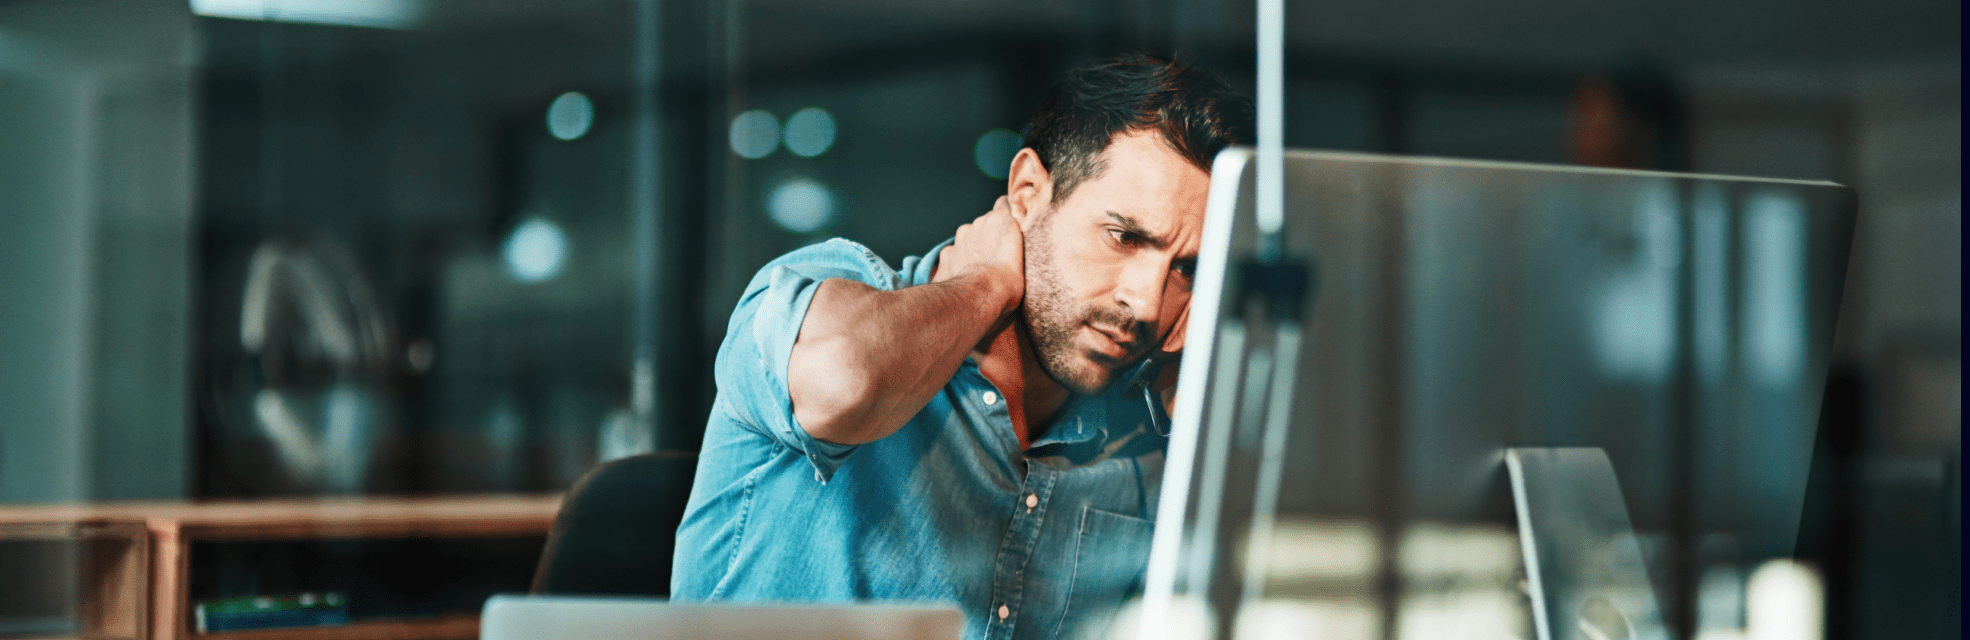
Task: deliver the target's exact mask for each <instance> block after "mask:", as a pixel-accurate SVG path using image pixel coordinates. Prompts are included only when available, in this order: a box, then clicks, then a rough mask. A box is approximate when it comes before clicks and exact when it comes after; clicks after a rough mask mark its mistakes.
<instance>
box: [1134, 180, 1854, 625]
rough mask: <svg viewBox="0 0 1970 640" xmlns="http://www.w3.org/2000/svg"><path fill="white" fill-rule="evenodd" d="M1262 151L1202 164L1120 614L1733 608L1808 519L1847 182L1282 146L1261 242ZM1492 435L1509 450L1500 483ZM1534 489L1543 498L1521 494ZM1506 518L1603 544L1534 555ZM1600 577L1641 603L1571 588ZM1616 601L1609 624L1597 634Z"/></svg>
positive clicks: (1455, 619) (1651, 620)
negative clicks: (1160, 462) (1182, 344)
mask: <svg viewBox="0 0 1970 640" xmlns="http://www.w3.org/2000/svg"><path fill="white" fill-rule="evenodd" d="M1254 163H1255V156H1254V152H1253V151H1252V150H1251V149H1243V148H1234V149H1230V150H1227V151H1226V152H1224V153H1223V154H1221V155H1220V156H1219V157H1218V158H1217V160H1216V164H1215V165H1214V167H1213V170H1212V186H1211V195H1210V198H1211V200H1210V204H1209V214H1208V215H1209V218H1208V221H1207V223H1206V227H1207V231H1206V234H1205V239H1204V248H1203V253H1202V255H1201V257H1200V264H1199V268H1198V275H1197V281H1196V285H1195V293H1194V297H1193V306H1192V314H1193V315H1192V317H1191V322H1190V325H1189V331H1190V336H1189V338H1188V344H1189V348H1188V349H1187V351H1186V353H1185V354H1184V356H1183V360H1182V365H1181V366H1182V378H1181V381H1180V382H1179V386H1178V393H1177V400H1176V415H1175V422H1174V431H1173V433H1172V440H1171V446H1170V457H1169V465H1168V468H1167V469H1166V472H1165V476H1164V484H1163V492H1164V493H1163V496H1162V499H1161V506H1160V511H1159V516H1158V520H1157V525H1156V526H1157V528H1156V533H1155V542H1154V549H1153V551H1152V554H1151V560H1150V569H1149V577H1148V580H1147V585H1146V591H1145V598H1144V601H1143V604H1144V606H1143V607H1142V609H1141V611H1140V613H1141V616H1140V617H1139V618H1138V620H1139V621H1140V622H1142V623H1143V624H1147V625H1149V626H1150V627H1151V628H1153V629H1154V630H1155V632H1156V633H1159V634H1167V633H1177V632H1179V631H1181V630H1184V629H1192V630H1194V631H1198V632H1209V633H1210V634H1213V635H1215V636H1216V637H1220V638H1228V637H1238V636H1249V635H1252V634H1253V633H1258V634H1264V635H1273V634H1279V633H1285V634H1289V635H1306V634H1318V635H1323V636H1338V637H1387V638H1394V637H1507V636H1515V637H1523V638H1534V637H1544V638H1548V639H1549V640H1560V639H1562V638H1574V637H1581V638H1585V637H1596V636H1595V634H1600V635H1601V636H1605V637H1620V636H1621V635H1623V634H1624V633H1625V634H1626V635H1627V636H1629V637H1637V638H1643V637H1656V636H1659V635H1661V634H1664V633H1672V634H1673V635H1675V636H1677V637H1688V635H1685V634H1686V633H1687V634H1693V633H1695V632H1697V631H1701V630H1703V629H1710V628H1716V629H1728V628H1731V625H1733V624H1735V625H1737V627H1738V628H1741V627H1742V625H1743V620H1744V615H1745V604H1744V603H1745V598H1744V595H1743V594H1744V589H1745V585H1746V582H1747V580H1746V575H1747V574H1748V573H1749V572H1750V571H1751V570H1752V569H1754V568H1756V567H1758V566H1760V565H1761V564H1763V563H1764V562H1765V561H1767V560H1771V559H1784V558H1790V557H1792V556H1793V555H1794V552H1795V549H1794V547H1795V544H1796V541H1797V537H1798V535H1799V533H1800V522H1801V513H1802V506H1803V504H1804V503H1805V501H1806V500H1807V497H1806V493H1807V492H1806V487H1807V476H1808V469H1809V467H1810V460H1811V457H1812V451H1813V444H1814V435H1815V430H1816V418H1817V415H1818V405H1819V400H1820V397H1821V390H1822V385H1823V383H1824V379H1825V375H1826V370H1827V361H1828V354H1829V351H1830V350H1831V346H1832V338H1833V331H1834V320H1835V316H1836V313H1837V309H1838V307H1839V297H1840V293H1841V288H1842V284H1843V282H1844V280H1845V273H1846V264H1847V252H1848V248H1849V244H1850V238H1851V235H1852V227H1853V219H1854V215H1855V214H1854V203H1855V198H1854V195H1853V193H1852V191H1851V190H1849V189H1847V188H1845V187H1841V186H1839V185H1836V184H1832V183H1827V182H1806V181H1794V180H1771V179H1757V178H1741V177H1729V176H1714V175H1692V174H1678V173H1662V172H1647V171H1627V170H1609V169H1595V168H1581V167H1562V166H1546V165H1533V164H1519V163H1502V162H1480V161H1466V160H1451V159H1435V158H1410V157H1389V156H1377V155H1364V154H1352V153H1329V152H1316V151H1298V150H1289V151H1287V153H1286V154H1285V176H1286V180H1285V203H1286V205H1285V212H1284V217H1283V223H1282V225H1281V226H1280V230H1279V232H1278V235H1276V236H1267V234H1265V233H1262V232H1261V230H1260V228H1259V225H1258V223H1257V220H1256V219H1255V212H1254V206H1255V205H1254V201H1255V198H1254V189H1255V186H1254V177H1253V174H1254V173H1255V171H1254V170H1253V169H1254ZM1269 242H1270V243H1273V244H1272V245H1270V246H1273V247H1276V249H1277V250H1276V251H1273V250H1269V249H1267V247H1268V246H1269V245H1268V243H1269ZM1513 450H1518V451H1521V452H1524V453H1525V454H1526V455H1527V456H1529V457H1527V458H1526V459H1530V460H1533V462H1532V463H1531V466H1530V467H1528V468H1530V469H1532V471H1530V472H1528V473H1530V474H1531V476H1532V477H1530V478H1529V479H1523V481H1522V482H1521V483H1520V485H1519V486H1517V487H1515V486H1514V483H1513V479H1512V478H1513V476H1512V474H1511V473H1509V472H1508V466H1509V465H1507V463H1506V459H1507V457H1508V456H1507V453H1508V451H1513ZM1555 452H1559V453H1557V454H1555ZM1566 452H1573V453H1566ZM1546 454H1555V455H1559V456H1560V457H1552V456H1547V457H1539V456H1542V455H1546ZM1575 454H1579V455H1575ZM1596 456H1598V458H1596ZM1596 459H1598V460H1602V461H1604V462H1594V460H1596ZM1542 461H1543V462H1542ZM1583 469H1585V470H1586V471H1582V470H1583ZM1594 469H1603V470H1601V471H1595V470H1594ZM1569 474H1574V475H1569ZM1533 486H1537V487H1545V489H1537V490H1532V492H1531V494H1530V495H1532V496H1533V497H1532V502H1533V503H1535V504H1534V506H1532V507H1531V508H1530V509H1531V511H1533V512H1534V513H1532V514H1531V515H1532V516H1534V519H1535V520H1537V522H1534V521H1528V520H1524V519H1523V518H1524V517H1525V516H1526V515H1528V514H1527V513H1525V511H1527V509H1525V508H1521V507H1520V506H1519V505H1517V504H1515V498H1517V499H1518V501H1519V502H1523V501H1524V500H1525V499H1526V498H1527V496H1528V495H1529V494H1528V493H1527V487H1533ZM1515 488H1516V489H1519V491H1517V492H1516V493H1517V495H1515ZM1541 491H1544V493H1540V492H1541ZM1539 495H1545V496H1548V497H1546V498H1539V497H1537V496H1539ZM1596 496H1598V497H1596ZM1610 496H1611V498H1610ZM1609 499H1612V500H1619V501H1620V504H1614V505H1608V504H1607V500H1609ZM1541 500H1544V501H1545V504H1544V506H1540V505H1539V504H1538V503H1540V501H1541ZM1595 514H1600V515H1595ZM1608 514H1620V515H1621V516H1622V519H1621V521H1619V522H1617V521H1615V520H1614V519H1611V518H1612V516H1610V515H1608ZM1597 518H1598V519H1597ZM1539 519H1543V520H1539ZM1522 522H1527V523H1529V524H1528V525H1527V527H1522V526H1521V523H1522ZM1539 522H1545V523H1546V524H1539ZM1528 527H1529V528H1528ZM1553 527H1558V528H1553ZM1530 529H1543V530H1546V531H1548V533H1552V532H1566V531H1572V532H1575V533H1568V534H1564V535H1561V534H1555V535H1557V536H1558V537H1559V538H1561V539H1560V540H1559V541H1558V542H1561V543H1565V542H1567V540H1566V539H1565V538H1566V536H1574V538H1579V537H1580V536H1581V535H1584V534H1580V533H1578V532H1581V531H1592V532H1597V533H1594V534H1593V535H1596V536H1602V538H1599V539H1601V540H1603V542H1605V541H1607V540H1615V539H1616V538H1619V539H1621V540H1625V542H1621V543H1620V544H1614V543H1611V542H1610V543H1606V544H1600V545H1599V546H1591V548H1589V547H1579V546H1578V545H1576V547H1577V548H1572V551H1569V552H1568V553H1574V552H1578V553H1574V555H1571V556H1566V558H1567V559H1562V560H1553V559H1550V558H1549V559H1548V560H1549V562H1548V564H1549V565H1554V564H1557V565H1561V566H1547V567H1543V568H1541V569H1536V570H1534V571H1533V572H1531V573H1528V571H1527V570H1526V566H1527V562H1526V560H1527V557H1526V556H1525V554H1524V550H1526V549H1534V547H1532V546H1526V545H1522V544H1521V538H1522V537H1523V536H1522V535H1521V534H1525V533H1533V532H1532V531H1530ZM1621 531H1627V532H1628V533H1627V534H1625V538H1624V537H1621V535H1618V534H1619V532H1621ZM1542 540H1543V542H1542V544H1545V545H1546V546H1544V547H1540V548H1542V549H1546V551H1536V550H1535V553H1534V558H1533V559H1534V560H1535V561H1536V560H1538V559H1539V558H1540V557H1545V556H1546V555H1547V554H1548V553H1549V552H1553V551H1552V550H1553V549H1555V548H1557V547H1554V546H1552V545H1553V544H1554V540H1555V536H1554V535H1549V536H1547V537H1545V538H1543V539H1542ZM1575 541H1576V542H1577V541H1578V540H1575ZM1561 546H1564V545H1563V544H1562V545H1561ZM1617 547H1619V549H1617ZM1582 549H1587V551H1582ZM1555 553H1556V552H1555ZM1580 553H1589V554H1590V555H1592V554H1598V555H1596V556H1595V557H1594V558H1586V559H1583V558H1582V557H1580ZM1562 555H1564V554H1562ZM1555 557H1558V556H1555ZM1635 564H1640V565H1641V566H1639V567H1637V566H1634V565H1635ZM1540 574H1547V575H1545V576H1544V577H1545V578H1547V579H1546V580H1543V581H1542V580H1541V579H1540V578H1541V575H1540ZM1621 584H1626V585H1630V586H1633V585H1638V584H1639V585H1641V586H1640V587H1639V588H1640V590H1641V591H1642V592H1643V593H1640V594H1636V593H1628V594H1627V595H1628V596H1637V598H1630V599H1629V600H1626V601H1624V602H1631V603H1634V602H1642V601H1645V600H1653V602H1654V604H1624V605H1621V606H1618V607H1614V610H1612V612H1611V613H1610V611H1601V610H1596V609H1595V607H1604V605H1607V604H1608V601H1607V600H1606V599H1596V598H1597V596H1595V595H1594V594H1592V593H1587V592H1586V591H1584V590H1585V589H1587V588H1588V587H1591V586H1595V585H1599V586H1602V587H1606V586H1608V585H1621ZM1569 589H1571V590H1572V591H1571V592H1569V591H1568V590H1569ZM1733 589H1735V590H1733ZM1542 592H1543V593H1542ZM1640 596H1652V598H1649V597H1640ZM1624 597H1625V596H1624ZM1542 598H1543V599H1544V601H1545V602H1546V603H1548V604H1552V605H1554V607H1552V608H1553V609H1554V610H1551V611H1546V612H1545V613H1544V617H1543V618H1541V619H1540V620H1538V621H1537V622H1535V620H1534V616H1533V609H1534V606H1533V604H1534V601H1537V600H1541V599H1542ZM1616 600H1620V599H1619V598H1617V599H1616ZM1650 607H1654V608H1656V609H1657V610H1655V611H1646V610H1638V609H1648V608H1650ZM1597 616H1598V617H1597ZM1610 616H1612V617H1611V618H1610ZM1608 619H1613V620H1616V621H1617V622H1618V624H1615V626H1621V625H1626V628H1625V629H1620V630H1611V629H1610V628H1605V627H1604V628H1591V627H1593V625H1594V624H1595V623H1596V620H1600V621H1602V622H1605V621H1606V620H1608ZM1177 635H1184V634H1182V633H1177Z"/></svg>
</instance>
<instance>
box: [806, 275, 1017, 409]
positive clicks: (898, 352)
mask: <svg viewBox="0 0 1970 640" xmlns="http://www.w3.org/2000/svg"><path fill="white" fill-rule="evenodd" d="M1017 304H1018V300H1017V299H1016V298H1014V297H1013V296H1012V294H1011V292H1009V291H1007V290H1005V289H1004V288H1003V287H1002V286H1000V285H998V284H996V283H995V281H994V280H992V279H991V278H986V277H961V278H955V279H951V280H947V281H943V282H935V283H930V284H925V285H921V286H916V287H909V288H905V289H901V290H897V291H882V290H879V289H875V288H873V287H870V286H868V285H866V284H863V283H860V282H855V281H852V280H828V281H825V282H822V283H821V285H820V289H819V290H818V291H816V292H815V293H814V300H813V302H812V303H811V304H810V305H809V307H808V310H807V316H806V319H805V320H803V321H802V323H801V326H800V336H799V338H798V339H797V340H796V341H795V343H794V348H793V355H792V358H791V361H790V362H789V363H788V367H787V369H788V372H787V391H788V394H789V395H790V396H791V397H792V399H793V410H794V418H795V420H797V421H799V422H800V425H801V427H802V428H805V429H806V430H807V433H808V434H809V435H812V436H814V437H816V438H819V439H822V440H826V441H829V442H835V443H841V444H860V443H864V442H871V441H874V440H878V439H881V438H883V437H885V436H888V435H889V434H891V433H894V432H895V431H896V430H897V429H898V428H901V427H902V426H903V424H904V423H906V422H908V421H909V419H910V416H912V415H915V414H916V412H917V411H920V410H922V409H923V407H924V405H925V404H927V403H929V402H930V399H931V398H932V397H933V396H935V395H936V394H937V392H938V391H939V390H940V389H942V388H943V387H944V385H945V383H947V382H949V381H950V379H951V376H953V375H955V374H956V373H957V371H958V367H959V365H961V364H963V363H964V359H965V356H966V355H968V354H970V353H971V352H972V350H973V349H975V348H977V346H978V345H979V343H980V342H982V341H983V340H984V339H985V338H986V336H988V335H990V334H993V333H996V332H997V330H998V329H999V328H1000V327H1002V323H1003V322H1004V321H1005V319H1006V318H1007V317H1009V316H1010V315H1011V313H1012V310H1013V309H1014V308H1016V307H1017Z"/></svg>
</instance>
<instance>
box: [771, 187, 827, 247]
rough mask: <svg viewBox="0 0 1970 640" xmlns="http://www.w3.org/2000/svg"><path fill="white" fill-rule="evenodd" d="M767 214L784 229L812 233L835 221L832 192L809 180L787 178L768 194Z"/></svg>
mask: <svg viewBox="0 0 1970 640" xmlns="http://www.w3.org/2000/svg"><path fill="white" fill-rule="evenodd" d="M766 214H767V215H768V216H770V217H772V218H773V223H774V224H777V225H780V227H781V228H783V229H786V230H788V231H792V232H794V233H813V232H815V231H818V230H820V229H821V228H823V227H826V226H828V223H831V222H834V217H835V194H834V190H833V189H829V188H828V186H827V185H824V184H821V183H819V182H816V181H814V180H813V179H812V178H806V177H798V176H797V177H793V178H789V179H787V180H786V181H784V182H781V183H780V184H778V185H776V186H774V187H773V191H772V192H771V193H769V194H768V195H767V197H766Z"/></svg>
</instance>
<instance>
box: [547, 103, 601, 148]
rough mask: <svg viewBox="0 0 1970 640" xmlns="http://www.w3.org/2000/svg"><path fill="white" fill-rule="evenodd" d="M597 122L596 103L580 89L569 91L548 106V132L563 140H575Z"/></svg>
mask: <svg viewBox="0 0 1970 640" xmlns="http://www.w3.org/2000/svg"><path fill="white" fill-rule="evenodd" d="M593 124H595V104H594V103H591V102H589V101H588V96H585V95H582V94H581V92H580V91H569V92H567V93H563V94H561V97H558V98H555V99H554V103H553V104H550V105H548V106H547V132H548V133H550V134H553V135H554V137H556V138H560V139H562V140H573V139H575V138H579V137H581V136H582V134H585V133H588V127H589V126H590V125H593Z"/></svg>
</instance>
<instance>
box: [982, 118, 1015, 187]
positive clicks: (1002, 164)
mask: <svg viewBox="0 0 1970 640" xmlns="http://www.w3.org/2000/svg"><path fill="white" fill-rule="evenodd" d="M1024 142H1025V139H1024V138H1021V137H1020V135H1019V134H1017V133H1013V132H1012V131H1010V130H1007V129H993V130H991V131H987V132H985V134H984V135H981V136H978V143H977V144H974V145H972V147H971V157H972V160H974V161H976V162H977V163H978V170H979V171H983V172H985V175H988V176H991V177H993V178H996V179H999V180H1004V179H1005V177H1006V175H1007V174H1010V173H1012V157H1013V156H1015V155H1019V145H1021V144H1024Z"/></svg>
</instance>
